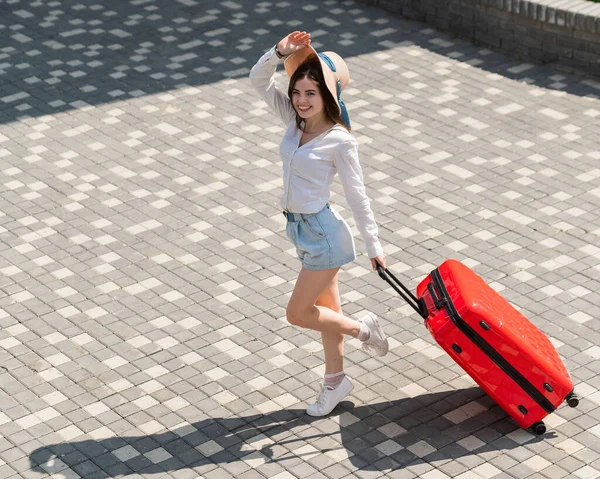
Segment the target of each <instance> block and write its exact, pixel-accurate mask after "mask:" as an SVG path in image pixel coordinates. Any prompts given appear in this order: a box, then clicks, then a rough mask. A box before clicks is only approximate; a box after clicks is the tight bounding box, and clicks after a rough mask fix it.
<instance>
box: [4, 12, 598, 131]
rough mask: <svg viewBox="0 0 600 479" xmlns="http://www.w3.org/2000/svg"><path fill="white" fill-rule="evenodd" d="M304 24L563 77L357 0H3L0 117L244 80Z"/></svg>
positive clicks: (592, 91)
mask: <svg viewBox="0 0 600 479" xmlns="http://www.w3.org/2000/svg"><path fill="white" fill-rule="evenodd" d="M295 29H302V30H306V31H310V32H312V34H313V38H314V41H315V46H316V47H317V48H319V47H320V46H321V45H323V46H325V47H327V48H328V49H335V50H336V51H338V52H339V53H340V54H341V55H342V56H345V57H352V56H356V55H362V54H367V53H372V52H374V51H381V50H385V49H387V48H390V47H392V46H396V45H398V44H401V45H405V46H407V47H411V46H412V45H415V46H417V47H420V48H423V49H427V50H429V51H433V52H435V53H437V54H439V55H440V56H442V57H447V59H451V60H453V61H458V62H466V63H470V64H471V65H474V66H476V67H477V68H481V69H484V70H487V71H489V72H492V73H495V72H497V73H498V74H500V75H503V76H509V75H512V76H513V77H514V78H518V79H521V80H523V81H527V82H528V83H534V84H538V85H539V86H542V87H547V88H551V89H552V88H555V85H558V84H559V83H558V82H557V80H556V79H552V78H550V77H552V76H553V75H555V74H556V72H555V71H554V70H551V69H549V68H544V67H537V68H534V69H525V71H524V70H523V69H522V68H520V67H519V65H521V62H519V61H517V60H514V59H511V58H508V57H505V56H502V55H497V54H489V53H490V52H489V51H485V50H483V49H482V48H481V47H477V46H473V45H471V44H469V43H467V42H464V41H462V40H458V41H456V42H455V41H454V40H453V39H452V38H451V37H450V36H448V35H445V34H437V33H436V32H435V31H434V30H432V29H430V28H428V27H427V26H426V25H423V24H420V23H416V22H411V21H406V20H404V19H402V18H400V17H391V16H390V14H389V13H387V12H385V11H383V10H381V9H378V8H375V7H371V6H367V5H362V4H356V3H353V2H338V1H335V0H315V1H313V2H310V3H308V4H307V3H305V2H292V1H285V2H276V3H271V2H256V1H254V0H235V1H231V0H229V1H221V0H201V1H200V0H179V1H172V0H168V1H167V0H130V1H122V0H107V1H104V2H96V3H92V4H90V3H88V2H62V3H59V2H27V3H26V4H25V3H22V2H2V3H0V35H2V40H3V41H2V48H0V81H2V93H1V94H0V122H2V123H8V122H12V121H15V120H17V119H20V118H24V117H37V116H41V115H46V114H55V113H59V112H64V111H68V110H71V109H74V108H81V107H85V106H86V105H101V104H105V103H110V102H113V101H116V100H120V99H126V98H131V97H142V96H144V95H149V94H154V93H158V92H166V91H169V90H172V89H175V88H180V87H182V86H183V85H188V86H194V87H200V86H202V85H206V84H209V83H214V82H218V81H222V80H224V79H227V78H240V77H246V76H247V74H248V72H249V69H250V68H251V67H252V65H253V64H254V62H255V61H256V60H257V59H258V58H259V56H260V54H262V53H263V52H264V51H266V50H267V49H268V48H269V47H270V46H271V45H272V44H273V42H274V41H275V40H276V39H278V38H280V37H281V36H283V35H284V34H286V33H288V32H289V31H291V30H295ZM482 52H483V53H482ZM511 66H512V67H514V68H513V71H514V73H511V72H510V71H509V70H508V69H509V68H510V67H511ZM398 71H399V70H396V71H390V72H388V73H387V74H389V76H390V78H393V77H394V75H397V74H398ZM573 78H574V79H575V80H573V81H572V82H571V84H570V85H569V84H567V85H563V84H560V85H561V86H556V88H559V89H561V91H565V92H569V93H572V94H576V95H582V96H583V95H585V96H591V95H598V94H600V90H599V88H600V86H599V85H598V84H597V83H595V82H593V81H591V80H585V79H584V80H583V81H580V79H576V77H573Z"/></svg>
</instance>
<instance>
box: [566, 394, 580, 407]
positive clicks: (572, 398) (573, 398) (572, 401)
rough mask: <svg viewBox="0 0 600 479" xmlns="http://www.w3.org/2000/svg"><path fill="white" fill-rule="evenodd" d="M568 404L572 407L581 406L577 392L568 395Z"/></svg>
mask: <svg viewBox="0 0 600 479" xmlns="http://www.w3.org/2000/svg"><path fill="white" fill-rule="evenodd" d="M567 404H568V405H569V406H570V407H577V406H579V396H577V394H575V393H571V394H569V395H568V396H567Z"/></svg>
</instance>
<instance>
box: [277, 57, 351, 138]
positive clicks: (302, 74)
mask: <svg viewBox="0 0 600 479" xmlns="http://www.w3.org/2000/svg"><path fill="white" fill-rule="evenodd" d="M302 78H309V79H311V80H312V81H314V82H315V83H316V84H317V87H318V88H319V93H320V94H321V98H323V110H324V111H325V115H326V116H327V118H329V119H330V120H331V121H332V122H334V123H337V124H338V125H342V126H343V127H344V128H346V130H348V131H350V127H349V126H348V125H346V124H345V123H344V122H343V121H342V118H341V116H340V109H339V107H338V104H337V102H336V101H335V98H333V96H332V95H331V92H330V91H329V88H327V85H326V83H325V77H324V76H323V70H322V69H321V63H320V62H319V60H318V59H317V58H315V57H314V56H313V57H309V58H307V59H306V60H305V61H304V62H302V63H301V64H300V65H299V66H298V68H296V71H295V72H294V74H293V75H292V77H291V78H290V84H289V86H288V97H289V98H290V100H291V99H292V91H293V90H294V88H295V87H296V82H297V81H298V80H301V79H302ZM294 111H295V112H296V126H297V127H298V129H299V130H301V131H305V130H304V128H305V127H306V123H305V122H304V120H303V119H302V117H301V116H300V115H298V112H297V111H296V109H295V108H294Z"/></svg>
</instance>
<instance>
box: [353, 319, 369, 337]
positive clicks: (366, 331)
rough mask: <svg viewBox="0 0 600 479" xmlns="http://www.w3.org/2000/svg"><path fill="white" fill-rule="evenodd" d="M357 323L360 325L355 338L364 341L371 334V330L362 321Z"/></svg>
mask: <svg viewBox="0 0 600 479" xmlns="http://www.w3.org/2000/svg"><path fill="white" fill-rule="evenodd" d="M358 324H359V325H360V331H359V332H358V336H356V338H357V339H359V340H360V341H366V340H367V339H369V337H370V336H371V331H370V330H369V327H368V326H367V325H366V324H365V323H364V322H362V321H359V322H358Z"/></svg>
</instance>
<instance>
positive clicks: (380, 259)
mask: <svg viewBox="0 0 600 479" xmlns="http://www.w3.org/2000/svg"><path fill="white" fill-rule="evenodd" d="M370 259H371V266H373V271H375V270H376V269H377V265H380V266H381V267H382V268H383V269H385V256H384V255H381V256H376V257H375V258H370Z"/></svg>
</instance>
